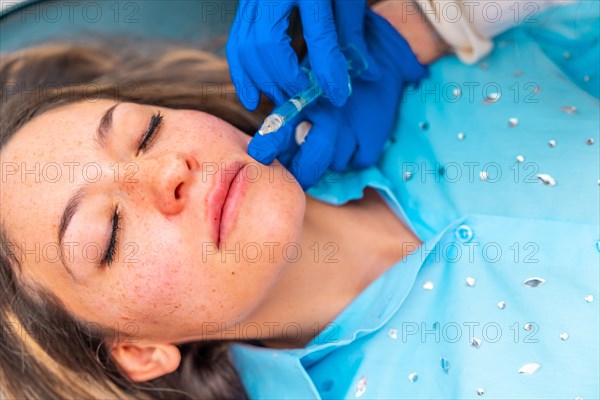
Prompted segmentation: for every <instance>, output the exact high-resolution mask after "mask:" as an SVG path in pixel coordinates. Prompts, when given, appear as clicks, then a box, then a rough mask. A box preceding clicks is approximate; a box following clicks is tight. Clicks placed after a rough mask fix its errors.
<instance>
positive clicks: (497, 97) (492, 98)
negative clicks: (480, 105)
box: [483, 92, 501, 104]
mask: <svg viewBox="0 0 600 400" xmlns="http://www.w3.org/2000/svg"><path fill="white" fill-rule="evenodd" d="M500 97H501V95H500V93H496V92H494V93H490V94H489V95H487V96H486V98H485V99H483V102H484V103H485V104H492V103H495V102H497V101H498V100H500Z"/></svg>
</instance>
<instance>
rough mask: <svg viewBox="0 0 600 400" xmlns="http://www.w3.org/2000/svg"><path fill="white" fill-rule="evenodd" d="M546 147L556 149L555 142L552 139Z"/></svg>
mask: <svg viewBox="0 0 600 400" xmlns="http://www.w3.org/2000/svg"><path fill="white" fill-rule="evenodd" d="M548 146H550V147H556V140H554V139H552V140H551V141H549V142H548Z"/></svg>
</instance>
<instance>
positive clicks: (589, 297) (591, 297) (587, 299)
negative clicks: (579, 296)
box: [583, 294, 594, 303]
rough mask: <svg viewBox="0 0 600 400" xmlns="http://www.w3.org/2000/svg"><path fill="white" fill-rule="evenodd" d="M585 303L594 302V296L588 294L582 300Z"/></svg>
mask: <svg viewBox="0 0 600 400" xmlns="http://www.w3.org/2000/svg"><path fill="white" fill-rule="evenodd" d="M583 299H584V300H585V301H586V302H588V303H591V302H592V301H594V296H592V295H591V294H588V295H587V296H585V297H584V298H583Z"/></svg>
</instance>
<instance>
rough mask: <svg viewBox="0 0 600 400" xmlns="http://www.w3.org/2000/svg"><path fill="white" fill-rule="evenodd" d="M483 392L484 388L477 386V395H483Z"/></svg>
mask: <svg viewBox="0 0 600 400" xmlns="http://www.w3.org/2000/svg"><path fill="white" fill-rule="evenodd" d="M484 394H485V390H483V388H477V396H483V395H484Z"/></svg>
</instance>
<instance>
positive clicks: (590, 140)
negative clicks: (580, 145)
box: [585, 138, 594, 146]
mask: <svg viewBox="0 0 600 400" xmlns="http://www.w3.org/2000/svg"><path fill="white" fill-rule="evenodd" d="M585 142H586V143H587V144H589V145H590V146H591V145H592V144H594V139H592V138H589V139H588V140H586V141H585Z"/></svg>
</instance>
